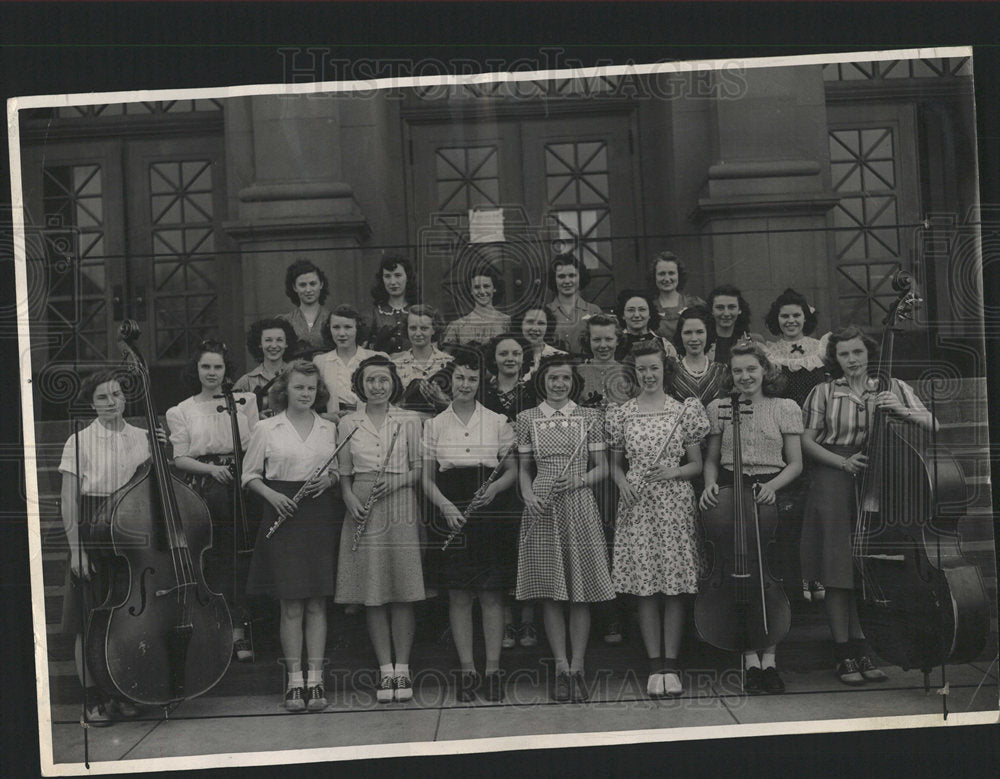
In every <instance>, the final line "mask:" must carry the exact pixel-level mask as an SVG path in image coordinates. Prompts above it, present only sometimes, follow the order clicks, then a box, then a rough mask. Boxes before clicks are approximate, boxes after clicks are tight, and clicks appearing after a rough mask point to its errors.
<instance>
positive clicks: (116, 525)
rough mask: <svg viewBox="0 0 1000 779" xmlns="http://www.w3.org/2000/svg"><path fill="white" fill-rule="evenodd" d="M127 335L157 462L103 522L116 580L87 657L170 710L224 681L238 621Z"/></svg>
mask: <svg viewBox="0 0 1000 779" xmlns="http://www.w3.org/2000/svg"><path fill="white" fill-rule="evenodd" d="M120 334H121V338H122V343H123V347H124V351H125V354H126V357H127V358H129V361H130V363H131V367H132V368H133V369H134V371H135V373H136V375H137V376H138V379H139V384H140V387H141V389H142V395H143V407H144V411H145V415H146V424H147V426H148V429H149V431H150V437H151V442H150V450H151V455H152V456H151V462H150V465H149V466H148V467H144V468H141V469H140V470H139V471H137V473H136V474H135V476H133V477H132V479H131V480H130V481H129V483H128V484H126V485H125V486H124V487H122V489H121V490H119V491H118V492H116V493H115V494H114V495H113V496H112V498H111V499H109V501H107V502H106V503H105V507H104V509H103V510H102V512H101V515H100V516H99V517H98V524H97V527H96V530H95V532H96V533H97V538H98V539H100V540H101V542H103V543H104V544H106V545H107V546H108V548H111V549H113V551H114V554H115V555H116V564H117V566H118V568H117V571H118V572H117V573H116V575H115V577H114V584H113V586H112V589H111V592H110V593H109V595H108V597H107V599H106V600H105V601H104V603H103V604H101V606H99V607H98V608H96V609H95V610H94V611H93V613H92V615H91V617H90V622H89V624H88V626H87V627H88V630H87V635H86V642H85V643H86V649H85V651H86V656H87V664H88V667H89V668H90V669H91V671H92V673H93V674H94V675H95V676H97V677H98V680H97V681H98V683H99V684H101V685H102V686H103V687H104V688H105V689H109V690H118V692H120V693H121V694H122V695H123V696H124V697H125V698H128V699H129V700H132V701H135V702H136V703H140V704H147V705H167V704H170V703H176V702H178V701H182V700H187V699H189V698H194V697H196V696H198V695H201V694H202V693H204V692H207V691H208V690H210V689H211V688H212V687H213V686H214V685H215V684H216V682H218V681H219V679H221V678H222V676H223V675H224V674H225V672H226V669H228V668H229V661H230V656H231V654H232V651H233V632H232V621H231V619H230V616H229V609H228V608H227V607H226V602H225V599H224V598H223V596H222V595H220V594H219V593H216V592H212V591H211V590H210V589H209V588H208V585H207V584H206V583H205V576H204V571H203V570H202V555H203V554H204V552H205V550H206V549H207V548H208V547H210V546H211V544H212V524H211V518H210V516H209V512H208V507H207V506H206V505H205V501H203V500H202V499H201V497H200V496H199V495H198V494H197V493H196V492H195V491H194V490H192V489H191V488H190V487H188V486H187V484H185V483H184V482H183V481H181V480H180V479H179V478H177V477H176V476H174V475H173V474H171V473H170V470H169V467H168V464H167V457H166V454H165V452H164V450H163V447H162V446H161V445H160V443H159V441H157V440H156V437H155V436H154V435H153V431H155V430H156V427H157V421H156V420H157V414H156V410H155V408H154V407H153V401H152V397H151V393H150V380H149V371H148V369H147V367H146V364H145V362H144V361H143V359H142V355H141V354H140V353H139V351H138V349H137V348H136V346H135V344H134V341H135V340H136V339H137V338H138V336H139V334H140V332H139V327H138V325H137V324H136V323H135V322H133V321H131V320H127V321H125V322H123V323H122V325H121V329H120Z"/></svg>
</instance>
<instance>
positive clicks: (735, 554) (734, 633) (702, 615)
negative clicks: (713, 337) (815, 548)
mask: <svg viewBox="0 0 1000 779" xmlns="http://www.w3.org/2000/svg"><path fill="white" fill-rule="evenodd" d="M752 405H753V404H752V402H751V401H750V400H741V399H740V393H739V392H733V393H732V395H731V396H730V409H731V411H732V413H731V415H730V416H729V417H723V416H722V415H721V414H720V415H719V419H720V421H722V420H731V421H732V425H733V486H732V487H723V488H721V489H720V490H719V500H718V504H717V505H716V506H714V507H713V508H711V509H709V510H707V511H704V512H702V517H701V526H702V530H703V533H704V536H705V539H704V540H705V546H706V548H707V550H709V551H710V557H711V561H712V564H711V566H710V568H709V569H708V571H707V572H706V574H705V575H704V576H703V577H702V578H701V581H700V582H699V585H698V595H697V596H696V597H695V601H694V624H695V628H696V629H697V631H698V635H699V636H700V637H701V639H702V640H703V641H705V642H707V643H709V644H711V645H712V646H715V647H718V648H719V649H723V650H726V651H731V652H746V651H749V650H751V649H754V650H761V649H766V648H767V647H769V646H774V645H775V644H778V643H780V642H781V640H782V639H783V638H784V637H785V635H786V634H787V633H788V628H789V627H790V626H791V620H792V617H791V610H790V608H789V605H788V597H787V596H786V595H785V591H784V590H783V589H782V587H781V581H780V580H779V579H777V578H776V577H774V576H773V575H772V574H771V572H770V570H769V568H768V565H767V550H768V548H769V547H770V546H771V545H772V544H773V543H774V534H775V531H776V529H777V526H778V509H777V507H776V506H773V505H770V506H769V505H760V504H758V503H757V502H756V501H755V500H754V490H753V489H751V488H750V487H749V486H748V485H747V483H746V481H745V480H744V476H743V447H742V443H741V441H740V417H742V416H744V415H747V414H752V413H753V410H752ZM743 406H750V408H746V409H744V408H743ZM724 408H725V406H720V409H719V410H720V411H722V410H723V409H724Z"/></svg>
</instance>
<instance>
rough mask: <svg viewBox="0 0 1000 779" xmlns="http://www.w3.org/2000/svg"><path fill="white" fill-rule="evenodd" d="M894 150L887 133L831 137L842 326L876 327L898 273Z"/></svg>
mask: <svg viewBox="0 0 1000 779" xmlns="http://www.w3.org/2000/svg"><path fill="white" fill-rule="evenodd" d="M896 155H897V144H896V142H895V137H894V133H893V129H892V128H891V127H879V128H858V129H839V130H831V131H830V170H831V174H832V179H833V187H834V189H835V190H836V191H837V192H838V194H839V195H840V201H839V202H838V204H837V206H836V207H835V208H834V209H833V224H834V228H835V231H834V246H835V252H836V258H837V266H838V274H839V276H838V293H837V294H838V301H839V302H838V305H839V307H840V315H841V321H844V322H855V323H857V324H863V325H871V326H874V325H877V324H879V323H880V322H881V320H882V314H880V313H879V310H880V309H881V310H882V313H883V314H884V312H885V310H886V306H887V305H888V304H891V302H892V300H893V299H894V295H893V293H892V289H891V287H889V286H888V285H889V280H888V277H889V276H890V275H891V274H892V273H893V272H895V270H896V269H897V268H899V267H900V264H901V263H900V258H899V255H900V251H901V248H900V246H901V241H900V235H899V227H898V226H897V225H898V223H899V209H898V200H897V194H896V182H897V179H898V177H897V175H896V165H897V156H896Z"/></svg>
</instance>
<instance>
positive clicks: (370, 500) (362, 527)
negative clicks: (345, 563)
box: [351, 422, 402, 552]
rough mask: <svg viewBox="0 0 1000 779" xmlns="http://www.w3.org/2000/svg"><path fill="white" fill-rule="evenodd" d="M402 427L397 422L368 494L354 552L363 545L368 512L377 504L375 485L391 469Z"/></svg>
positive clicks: (355, 527) (357, 525)
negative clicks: (387, 469)
mask: <svg viewBox="0 0 1000 779" xmlns="http://www.w3.org/2000/svg"><path fill="white" fill-rule="evenodd" d="M401 427H402V424H401V423H400V422H397V423H396V429H395V430H394V431H393V433H392V440H391V441H389V450H388V451H387V452H386V453H385V459H384V460H382V464H381V465H380V466H379V469H378V472H376V474H375V481H373V482H372V491H371V492H369V493H368V500H366V501H365V505H364V506H362V508H361V513H362V514H364V519H362V520H360V521H359V522H357V523H356V524H355V526H354V543H353V544H352V545H351V551H352V552H357V551H358V544H360V543H361V537H362V536H363V535H364V534H365V526H366V525H367V524H368V511H369V509H371V507H372V506H373V505H374V504H375V485H376V484H378V483H379V482H380V481H382V477H383V476H385V469H386V468H388V467H389V458H390V457H392V450H393V449H394V448H395V446H396V439H397V438H398V437H399V429H400V428H401Z"/></svg>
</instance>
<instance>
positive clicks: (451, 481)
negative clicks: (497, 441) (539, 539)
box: [424, 466, 521, 590]
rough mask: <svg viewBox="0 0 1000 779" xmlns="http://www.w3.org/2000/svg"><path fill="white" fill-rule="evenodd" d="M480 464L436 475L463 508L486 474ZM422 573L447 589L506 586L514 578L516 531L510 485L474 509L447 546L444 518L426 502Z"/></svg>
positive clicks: (514, 500) (487, 470) (428, 580)
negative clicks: (488, 502)
mask: <svg viewBox="0 0 1000 779" xmlns="http://www.w3.org/2000/svg"><path fill="white" fill-rule="evenodd" d="M491 470H492V469H491V468H487V467H485V466H479V467H471V468H452V469H450V470H447V471H439V472H438V474H437V486H438V489H439V490H441V492H442V493H443V494H444V496H445V497H446V498H448V500H450V501H451V502H452V503H454V504H455V507H456V508H457V509H458V510H459V511H462V512H464V511H465V508H466V507H467V506H468V505H469V502H470V501H471V500H472V496H473V495H474V494H475V492H476V490H477V489H478V488H479V485H481V484H482V483H483V482H484V481H486V479H487V477H488V476H489V474H490V471H491ZM431 508H432V511H429V512H428V516H430V517H431V525H430V528H429V530H428V534H427V535H428V539H427V541H428V549H427V557H426V560H425V566H424V578H425V582H426V584H427V586H428V587H433V588H436V589H447V590H500V589H510V588H511V587H513V586H514V584H515V582H516V580H517V534H518V525H519V522H520V513H521V506H520V504H519V502H518V500H517V495H516V494H515V491H514V490H513V489H508V490H505V491H504V492H502V493H500V494H499V495H498V496H497V497H496V498H495V499H494V500H493V502H492V503H490V504H489V505H488V506H484V507H483V508H481V509H479V510H477V511H474V512H473V513H472V514H471V515H470V516H469V518H468V522H466V524H465V526H464V527H463V528H462V532H460V533H459V534H458V535H457V536H456V537H455V539H454V540H453V541H452V542H451V543H450V544H449V545H448V548H447V549H446V550H444V551H443V552H442V551H441V545H442V544H443V543H444V541H445V539H446V538H447V537H448V534H449V532H450V531H449V530H448V522H447V520H446V519H445V518H444V515H443V514H441V513H440V511H438V510H437V507H431Z"/></svg>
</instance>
